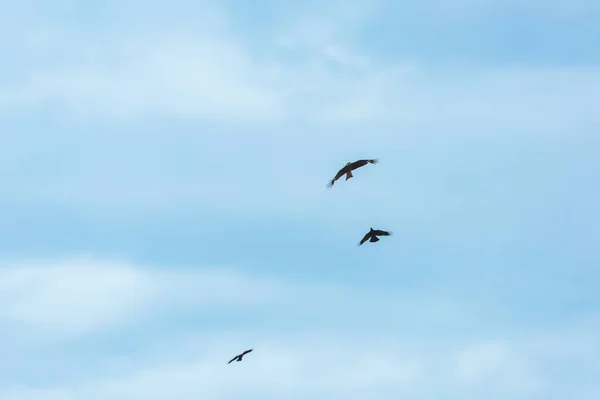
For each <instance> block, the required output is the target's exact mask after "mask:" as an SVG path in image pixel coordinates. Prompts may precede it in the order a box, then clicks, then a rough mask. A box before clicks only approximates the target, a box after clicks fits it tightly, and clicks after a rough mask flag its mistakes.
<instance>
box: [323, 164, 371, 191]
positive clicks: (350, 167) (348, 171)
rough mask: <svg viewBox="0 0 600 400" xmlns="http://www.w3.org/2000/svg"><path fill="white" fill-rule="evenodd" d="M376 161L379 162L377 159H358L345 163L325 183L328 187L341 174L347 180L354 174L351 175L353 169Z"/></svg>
mask: <svg viewBox="0 0 600 400" xmlns="http://www.w3.org/2000/svg"><path fill="white" fill-rule="evenodd" d="M378 162H379V160H378V159H373V160H358V161H354V162H349V163H346V165H345V166H344V168H342V169H340V170H339V171H338V173H337V174H336V176H335V177H334V178H333V179H332V180H331V181H329V183H328V184H327V187H328V188H330V187H332V186H333V184H334V183H335V181H337V180H338V179H340V178H341V177H342V176H344V174H345V175H346V180H348V179H350V178H352V177H353V176H354V175H352V171H354V170H355V169H357V168H360V167H363V166H365V165H367V164H377V163H378Z"/></svg>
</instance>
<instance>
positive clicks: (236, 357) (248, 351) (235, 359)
mask: <svg viewBox="0 0 600 400" xmlns="http://www.w3.org/2000/svg"><path fill="white" fill-rule="evenodd" d="M251 351H252V349H250V350H246V351H245V352H243V353H242V354H238V355H237V356H235V357H233V358H232V359H231V360H229V362H228V363H227V364H231V362H232V361H237V362H240V361H242V358H243V357H244V356H245V355H246V354H248V353H250V352H251Z"/></svg>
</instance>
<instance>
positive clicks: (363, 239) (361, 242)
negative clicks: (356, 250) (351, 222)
mask: <svg viewBox="0 0 600 400" xmlns="http://www.w3.org/2000/svg"><path fill="white" fill-rule="evenodd" d="M370 237H371V232H369V233H367V234H366V235H365V237H364V238H362V240H361V241H360V243H359V244H358V245H359V246H362V244H363V243H364V242H366V241H367V240H369V238H370Z"/></svg>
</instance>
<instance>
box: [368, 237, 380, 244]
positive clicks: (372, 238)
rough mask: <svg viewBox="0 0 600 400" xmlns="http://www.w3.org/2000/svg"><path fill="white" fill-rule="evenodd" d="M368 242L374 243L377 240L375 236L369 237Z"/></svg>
mask: <svg viewBox="0 0 600 400" xmlns="http://www.w3.org/2000/svg"><path fill="white" fill-rule="evenodd" d="M369 242H372V243H375V242H379V238H378V237H377V236H375V235H373V236H371V240H369Z"/></svg>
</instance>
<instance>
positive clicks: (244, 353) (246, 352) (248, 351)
mask: <svg viewBox="0 0 600 400" xmlns="http://www.w3.org/2000/svg"><path fill="white" fill-rule="evenodd" d="M251 351H252V349H250V350H246V351H245V352H243V353H242V354H240V355H241V356H245V355H246V354H248V353H250V352H251Z"/></svg>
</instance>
